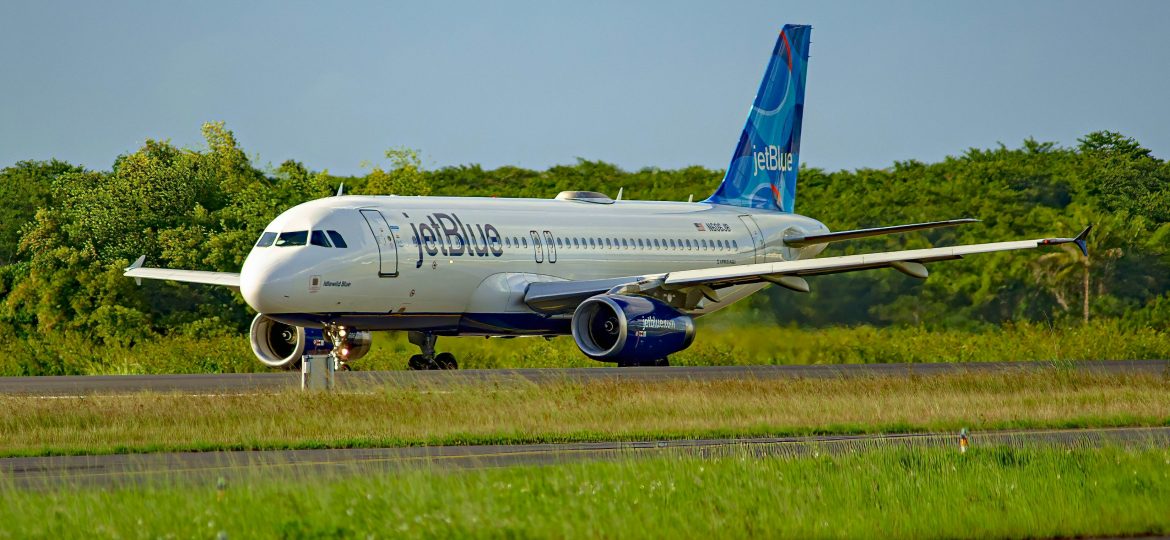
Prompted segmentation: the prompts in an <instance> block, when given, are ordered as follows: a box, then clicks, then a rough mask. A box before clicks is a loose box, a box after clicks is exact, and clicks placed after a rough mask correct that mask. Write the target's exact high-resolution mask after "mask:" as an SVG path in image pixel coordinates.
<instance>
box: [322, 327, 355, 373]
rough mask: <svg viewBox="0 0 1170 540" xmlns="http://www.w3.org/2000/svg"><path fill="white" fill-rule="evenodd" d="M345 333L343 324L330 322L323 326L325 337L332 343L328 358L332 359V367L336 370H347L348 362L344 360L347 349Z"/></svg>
mask: <svg viewBox="0 0 1170 540" xmlns="http://www.w3.org/2000/svg"><path fill="white" fill-rule="evenodd" d="M345 334H346V330H345V327H344V326H338V325H336V324H330V325H328V326H326V327H325V338H326V339H328V340H329V342H330V343H332V344H333V350H331V351H329V358H331V359H333V368H334V369H335V370H337V371H349V369H350V368H349V364H348V363H347V362H346V361H345V360H346V353H347V350H346V349H345V345H344V343H345Z"/></svg>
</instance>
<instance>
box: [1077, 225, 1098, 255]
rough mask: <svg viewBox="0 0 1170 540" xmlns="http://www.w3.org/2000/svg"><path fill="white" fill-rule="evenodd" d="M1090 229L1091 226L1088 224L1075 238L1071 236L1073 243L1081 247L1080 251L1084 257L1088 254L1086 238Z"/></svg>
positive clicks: (1091, 228)
mask: <svg viewBox="0 0 1170 540" xmlns="http://www.w3.org/2000/svg"><path fill="white" fill-rule="evenodd" d="M1091 230H1093V226H1092V225H1089V226H1088V227H1085V230H1083V231H1081V233H1080V234H1078V235H1077V236H1076V238H1073V243H1074V244H1076V245H1077V247H1079V248H1081V253H1082V254H1083V255H1084V256H1086V257H1088V256H1089V244H1088V242H1087V240H1088V239H1089V231H1091Z"/></svg>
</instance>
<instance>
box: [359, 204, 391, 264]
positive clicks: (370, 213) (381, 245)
mask: <svg viewBox="0 0 1170 540" xmlns="http://www.w3.org/2000/svg"><path fill="white" fill-rule="evenodd" d="M361 213H362V217H363V218H365V219H366V225H369V226H370V232H371V233H373V235H374V243H375V244H376V245H377V246H378V276H379V277H397V276H398V242H397V241H396V240H395V239H394V230H393V229H391V228H390V224H389V223H388V222H387V221H386V217H385V216H383V215H382V212H379V211H378V210H362V211H361Z"/></svg>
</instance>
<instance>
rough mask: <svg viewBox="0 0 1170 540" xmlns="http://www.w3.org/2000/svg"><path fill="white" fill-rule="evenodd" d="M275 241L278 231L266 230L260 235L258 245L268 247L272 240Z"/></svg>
mask: <svg viewBox="0 0 1170 540" xmlns="http://www.w3.org/2000/svg"><path fill="white" fill-rule="evenodd" d="M274 241H276V233H274V232H266V233H264V234H262V235H260V240H258V241H257V242H256V247H268V246H271V245H272V242H274Z"/></svg>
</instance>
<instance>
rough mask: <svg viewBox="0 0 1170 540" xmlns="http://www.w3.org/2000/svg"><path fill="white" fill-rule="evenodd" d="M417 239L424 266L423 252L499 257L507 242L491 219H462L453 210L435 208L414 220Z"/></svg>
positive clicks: (431, 254)
mask: <svg viewBox="0 0 1170 540" xmlns="http://www.w3.org/2000/svg"><path fill="white" fill-rule="evenodd" d="M410 229H411V230H412V231H414V243H415V245H417V246H418V262H416V263H415V265H414V267H415V268H421V267H422V263H423V252H424V251H425V252H426V255H429V256H431V257H434V256H437V255H439V254H440V253H441V254H442V255H443V256H444V257H461V256H463V255H467V256H469V257H487V256H488V254H491V255H494V256H496V257H499V256H501V255H503V254H504V242H503V240H502V237H501V236H500V231H499V230H497V229H496V228H495V226H493V225H492V224H490V223H486V224H475V223H463V220H461V219H459V216H458V215H456V214H455V213H454V212H452V213H450V214H444V213H441V212H435V213H433V214H431V215H429V216H426V219H424V220H423V221H420V222H418V223H411V224H410Z"/></svg>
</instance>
